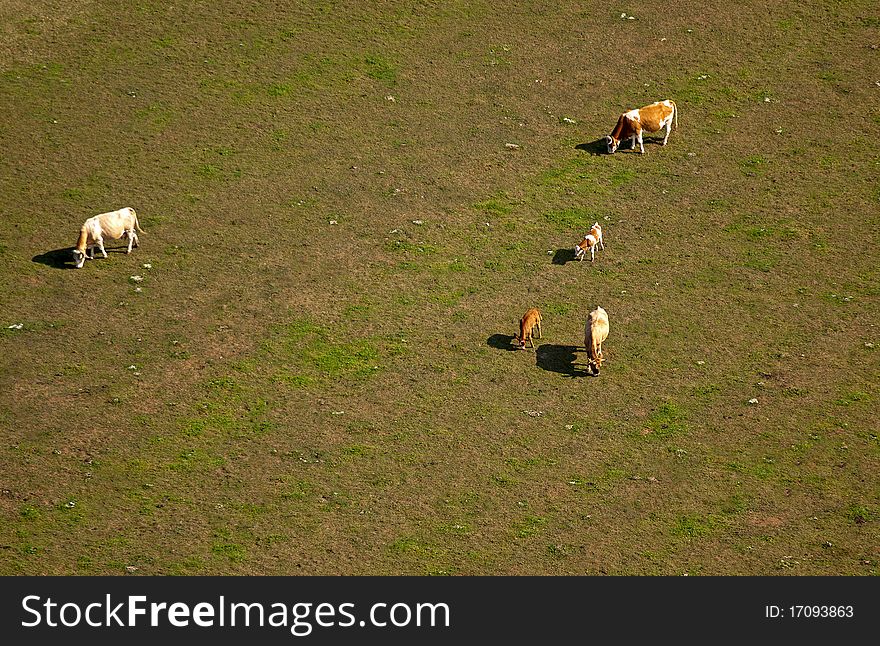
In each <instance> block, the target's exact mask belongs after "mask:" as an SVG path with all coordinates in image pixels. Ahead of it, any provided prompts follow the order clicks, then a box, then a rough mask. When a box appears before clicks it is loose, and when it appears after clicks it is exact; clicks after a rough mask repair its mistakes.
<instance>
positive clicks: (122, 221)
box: [73, 206, 144, 269]
mask: <svg viewBox="0 0 880 646" xmlns="http://www.w3.org/2000/svg"><path fill="white" fill-rule="evenodd" d="M135 231H140V232H141V233H144V230H143V229H141V226H140V224H138V219H137V214H136V213H135V212H134V209H133V208H131V207H129V206H126V207H125V208H122V209H119V210H118V211H109V212H108V213H101V214H100V215H95V216H93V217H90V218H89V219H88V220H86V221H85V223H84V224H83V225H82V228H80V230H79V240H77V242H76V247H74V249H73V261H74V263H75V264H76V268H77V269H80V268H81V267H82V266H83V264H85V261H86V258H88V259H89V260H94V258H95V247H97V248H98V249H100V251H101V253H102V254H104V257H105V258H106V257H107V251H106V250H105V249H104V238H108V239H110V240H118V239H120V238H125V237H127V238H128V251H126V252H125V253H131V247H132V244H133V245H134V246H135V247H138V246H140V245H139V243H138V237H137V233H135Z"/></svg>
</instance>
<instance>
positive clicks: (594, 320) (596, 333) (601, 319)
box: [584, 307, 608, 376]
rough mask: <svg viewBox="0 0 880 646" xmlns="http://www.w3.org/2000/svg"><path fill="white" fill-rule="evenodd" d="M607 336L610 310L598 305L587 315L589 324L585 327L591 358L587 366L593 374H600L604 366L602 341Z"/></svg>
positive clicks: (588, 353)
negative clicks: (607, 310)
mask: <svg viewBox="0 0 880 646" xmlns="http://www.w3.org/2000/svg"><path fill="white" fill-rule="evenodd" d="M607 338H608V312H606V311H605V310H604V309H602V308H601V307H596V309H594V310H593V311H592V312H590V313H589V315H588V316H587V324H586V326H585V327H584V347H585V348H586V349H587V356H588V358H589V362H588V364H587V367H588V368H589V370H590V372H591V373H592V374H593V375H596V376H598V374H599V370H600V368H601V367H602V359H603V357H602V342H603V341H604V340H605V339H607Z"/></svg>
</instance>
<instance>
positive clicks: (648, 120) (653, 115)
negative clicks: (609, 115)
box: [605, 99, 678, 155]
mask: <svg viewBox="0 0 880 646" xmlns="http://www.w3.org/2000/svg"><path fill="white" fill-rule="evenodd" d="M673 120H674V121H675V127H676V128H678V107H676V105H675V101H670V100H668V99H667V100H666V101H657V102H656V103H652V104H651V105H646V106H645V107H643V108H636V109H635V110H630V111H629V112H624V113H623V114H622V115H620V118H619V119H618V120H617V125H616V126H614V130H612V131H611V134H610V135H607V136H606V137H605V143H607V144H608V154H611V153H613V152H615V151H616V150H617V148H618V147H619V146H620V144H621V142H623V141H624V140H626V139H631V140H632V148H633V150H635V147H636V141H638V142H639V149H640V151H641V153H642V154H643V155H644V154H645V146H644V145H643V144H642V132H643V131H647V132H658V131H660V130H662V129H663V128H666V136H665V137H663V145H664V146H665V145H666V142H667V140H668V139H669V133H670V132H672V122H673Z"/></svg>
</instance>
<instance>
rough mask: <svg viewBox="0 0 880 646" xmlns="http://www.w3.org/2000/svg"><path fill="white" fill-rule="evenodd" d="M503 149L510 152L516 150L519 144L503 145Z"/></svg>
mask: <svg viewBox="0 0 880 646" xmlns="http://www.w3.org/2000/svg"><path fill="white" fill-rule="evenodd" d="M504 147H505V148H509V149H510V150H518V149H519V144H512V143H506V144H504Z"/></svg>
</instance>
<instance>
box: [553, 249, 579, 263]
mask: <svg viewBox="0 0 880 646" xmlns="http://www.w3.org/2000/svg"><path fill="white" fill-rule="evenodd" d="M575 260H577V258H575V255H574V247H573V246H572V247H568V248H566V249H557V250H556V253H554V254H553V264H554V265H564V264H565V263H567V262H573V261H575Z"/></svg>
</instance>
